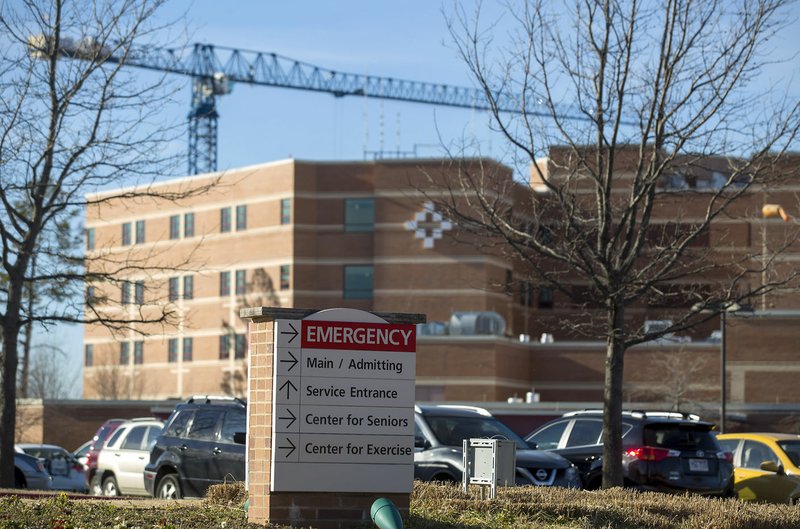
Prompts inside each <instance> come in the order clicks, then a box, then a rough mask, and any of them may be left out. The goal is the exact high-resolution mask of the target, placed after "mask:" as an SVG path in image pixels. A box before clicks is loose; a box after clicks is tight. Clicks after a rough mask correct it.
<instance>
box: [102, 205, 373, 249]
mask: <svg viewBox="0 0 800 529" xmlns="http://www.w3.org/2000/svg"><path fill="white" fill-rule="evenodd" d="M234 220H235V224H234ZM181 221H182V224H183V225H182V226H181ZM291 221H292V199H290V198H284V199H282V200H281V204H280V223H281V224H282V225H286V224H289V223H291ZM234 227H235V230H236V231H244V230H246V229H247V205H245V204H242V205H238V206H236V207H235V208H232V207H224V208H221V209H220V212H219V231H220V233H229V232H231V231H233V229H234ZM374 227H375V200H374V199H372V198H349V199H345V201H344V230H345V231H347V232H371V231H373V229H374ZM181 228H183V229H181ZM132 230H135V238H133V239H132V234H134V232H132ZM194 234H195V217H194V213H191V212H190V213H184V214H183V215H171V216H170V218H169V238H170V239H172V240H175V239H180V238H181V237H184V238H188V237H194ZM144 242H145V221H144V220H137V221H136V222H135V223H130V222H125V223H123V224H122V246H130V245H131V244H143V243H144ZM86 249H87V250H94V249H95V229H94V228H88V229H87V230H86Z"/></svg>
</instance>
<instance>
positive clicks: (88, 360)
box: [83, 344, 94, 367]
mask: <svg viewBox="0 0 800 529" xmlns="http://www.w3.org/2000/svg"><path fill="white" fill-rule="evenodd" d="M93 364H94V345H92V344H87V345H86V346H85V347H84V348H83V365H85V366H86V367H92V365H93Z"/></svg>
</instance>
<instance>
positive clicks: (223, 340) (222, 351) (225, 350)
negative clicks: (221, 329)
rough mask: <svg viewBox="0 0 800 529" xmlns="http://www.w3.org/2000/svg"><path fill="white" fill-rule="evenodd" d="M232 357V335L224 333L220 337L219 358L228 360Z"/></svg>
mask: <svg viewBox="0 0 800 529" xmlns="http://www.w3.org/2000/svg"><path fill="white" fill-rule="evenodd" d="M230 357H231V335H230V334H228V333H225V334H222V335H220V337H219V359H220V360H227V359H228V358H230Z"/></svg>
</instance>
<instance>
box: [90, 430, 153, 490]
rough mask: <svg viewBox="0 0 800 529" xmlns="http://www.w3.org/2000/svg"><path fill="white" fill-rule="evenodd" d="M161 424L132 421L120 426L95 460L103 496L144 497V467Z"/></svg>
mask: <svg viewBox="0 0 800 529" xmlns="http://www.w3.org/2000/svg"><path fill="white" fill-rule="evenodd" d="M163 427H164V422H163V421H160V420H158V419H155V418H142V419H132V420H130V421H126V422H123V423H122V424H120V425H119V426H118V427H117V428H116V430H114V433H113V434H111V437H110V438H109V439H108V441H106V443H105V445H104V446H103V449H102V450H100V454H99V455H98V457H97V470H96V476H97V477H98V479H99V480H100V490H101V494H102V495H103V496H119V495H122V494H125V495H129V496H146V495H147V494H148V492H147V489H145V487H144V466H145V465H146V464H147V462H148V461H149V460H150V450H151V449H152V448H153V445H154V444H155V443H156V437H158V434H159V433H161V429H162V428H163Z"/></svg>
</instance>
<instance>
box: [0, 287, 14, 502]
mask: <svg viewBox="0 0 800 529" xmlns="http://www.w3.org/2000/svg"><path fill="white" fill-rule="evenodd" d="M9 301H11V300H9ZM10 305H11V303H10V302H9V310H8V311H7V314H8V316H7V318H8V319H6V320H5V321H4V322H3V323H4V329H3V353H4V354H3V397H2V419H0V488H11V487H13V486H14V432H16V427H17V424H16V422H17V421H16V405H17V381H16V377H17V363H18V362H17V354H18V352H17V340H18V339H19V325H17V324H16V321H17V320H16V319H14V316H15V315H16V314H18V312H17V311H15V310H14V309H13V307H11V306H10Z"/></svg>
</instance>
